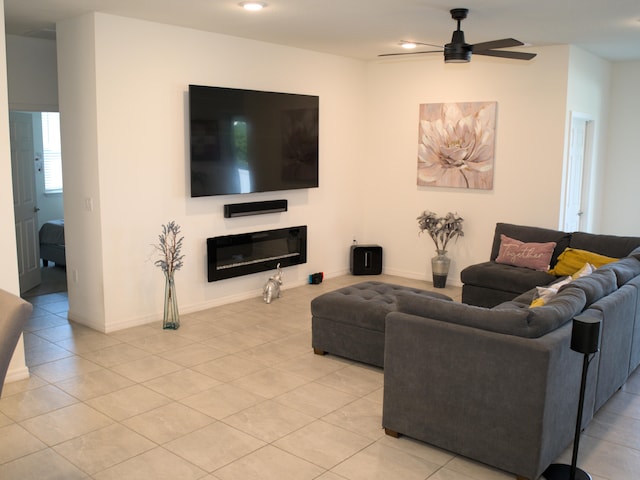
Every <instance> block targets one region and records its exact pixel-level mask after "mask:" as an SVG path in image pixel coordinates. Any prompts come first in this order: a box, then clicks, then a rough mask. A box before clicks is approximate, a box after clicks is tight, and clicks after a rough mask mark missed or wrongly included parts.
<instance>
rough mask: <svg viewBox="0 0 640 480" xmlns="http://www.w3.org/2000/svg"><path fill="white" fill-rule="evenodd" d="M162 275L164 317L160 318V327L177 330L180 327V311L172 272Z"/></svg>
mask: <svg viewBox="0 0 640 480" xmlns="http://www.w3.org/2000/svg"><path fill="white" fill-rule="evenodd" d="M164 277H165V285H164V317H163V319H162V328H164V329H166V330H177V329H178V328H180V313H179V312H178V297H177V296H176V284H175V282H174V279H173V273H171V274H169V273H167V272H165V274H164Z"/></svg>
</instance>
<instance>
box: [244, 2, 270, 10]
mask: <svg viewBox="0 0 640 480" xmlns="http://www.w3.org/2000/svg"><path fill="white" fill-rule="evenodd" d="M238 5H240V6H241V7H242V8H244V9H245V10H251V11H252V12H257V11H258V10H262V9H263V8H265V7H266V6H267V4H266V3H265V2H240V3H239V4H238Z"/></svg>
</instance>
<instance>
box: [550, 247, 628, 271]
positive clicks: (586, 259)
mask: <svg viewBox="0 0 640 480" xmlns="http://www.w3.org/2000/svg"><path fill="white" fill-rule="evenodd" d="M616 260H618V259H617V258H613V257H607V256H605V255H601V254H599V253H595V252H590V251H587V250H580V249H577V248H571V247H569V248H566V249H565V250H564V252H562V253H561V254H560V256H559V257H558V262H557V263H556V265H555V267H553V269H551V270H549V273H550V274H552V275H557V276H559V277H564V276H566V275H573V274H574V273H576V272H577V271H579V270H580V269H581V268H582V267H584V266H585V264H587V263H590V264H591V265H593V266H595V267H596V268H598V267H602V266H603V265H606V264H607V263H611V262H615V261H616Z"/></svg>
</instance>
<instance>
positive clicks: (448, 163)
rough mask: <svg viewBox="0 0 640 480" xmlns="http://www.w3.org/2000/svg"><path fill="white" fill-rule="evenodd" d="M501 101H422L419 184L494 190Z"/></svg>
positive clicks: (419, 140)
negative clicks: (498, 106)
mask: <svg viewBox="0 0 640 480" xmlns="http://www.w3.org/2000/svg"><path fill="white" fill-rule="evenodd" d="M496 107H497V102H462V103H426V104H422V105H420V124H419V139H418V185H421V186H434V187H456V188H469V189H481V190H491V189H492V188H493V161H494V153H495V129H496Z"/></svg>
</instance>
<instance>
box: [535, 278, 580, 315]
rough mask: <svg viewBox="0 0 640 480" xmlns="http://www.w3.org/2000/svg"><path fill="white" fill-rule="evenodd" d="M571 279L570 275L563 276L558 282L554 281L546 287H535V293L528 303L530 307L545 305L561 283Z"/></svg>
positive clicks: (563, 283) (568, 281)
mask: <svg viewBox="0 0 640 480" xmlns="http://www.w3.org/2000/svg"><path fill="white" fill-rule="evenodd" d="M571 280H572V278H571V277H564V278H563V279H562V280H561V281H559V282H554V283H552V284H551V285H549V286H548V287H536V294H535V295H534V297H533V300H532V301H531V303H530V304H529V306H530V307H532V308H535V307H541V306H543V305H546V304H547V303H548V302H549V301H550V300H551V299H552V298H553V297H555V296H556V295H557V293H558V290H560V288H561V287H562V286H563V285H567V284H568V283H570V282H571Z"/></svg>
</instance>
